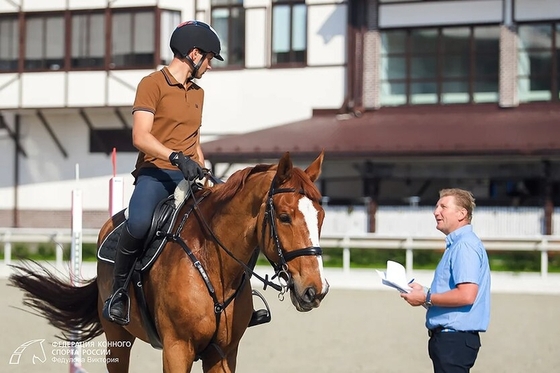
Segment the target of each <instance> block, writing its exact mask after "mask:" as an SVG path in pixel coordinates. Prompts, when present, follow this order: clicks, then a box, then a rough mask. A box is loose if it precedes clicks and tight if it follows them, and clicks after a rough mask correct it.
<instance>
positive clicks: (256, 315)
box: [249, 309, 271, 327]
mask: <svg viewBox="0 0 560 373" xmlns="http://www.w3.org/2000/svg"><path fill="white" fill-rule="evenodd" d="M270 320H271V317H270V313H269V312H268V311H267V310H264V309H263V310H258V311H253V314H252V315H251V321H249V327H251V326H255V325H261V324H266V323H267V322H270Z"/></svg>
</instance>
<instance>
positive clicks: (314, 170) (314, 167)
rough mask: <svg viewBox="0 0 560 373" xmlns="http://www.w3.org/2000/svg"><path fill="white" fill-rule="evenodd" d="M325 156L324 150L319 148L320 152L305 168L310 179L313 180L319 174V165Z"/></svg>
mask: <svg viewBox="0 0 560 373" xmlns="http://www.w3.org/2000/svg"><path fill="white" fill-rule="evenodd" d="M324 157H325V151H324V150H321V154H319V156H318V157H317V159H315V160H314V161H313V163H311V164H310V165H309V167H307V168H306V169H305V173H306V174H307V175H309V178H310V179H311V181H315V180H317V179H318V178H319V175H321V166H322V165H323V158H324Z"/></svg>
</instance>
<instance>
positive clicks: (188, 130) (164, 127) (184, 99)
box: [132, 67, 204, 177]
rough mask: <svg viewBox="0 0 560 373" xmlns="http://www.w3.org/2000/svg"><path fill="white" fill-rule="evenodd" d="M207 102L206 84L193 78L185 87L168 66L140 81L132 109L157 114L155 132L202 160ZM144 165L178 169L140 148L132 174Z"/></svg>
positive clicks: (174, 147) (163, 140)
mask: <svg viewBox="0 0 560 373" xmlns="http://www.w3.org/2000/svg"><path fill="white" fill-rule="evenodd" d="M203 102H204V90H203V89H202V88H200V87H199V86H198V85H196V84H194V83H192V82H189V83H187V85H186V87H185V86H184V85H183V84H181V83H179V82H178V81H177V80H175V78H174V77H173V75H171V73H170V72H169V70H168V69H167V67H164V68H163V69H161V70H159V71H155V72H153V73H151V74H150V75H148V76H146V77H144V78H143V79H142V80H141V81H140V83H139V84H138V88H137V90H136V99H135V100H134V106H133V107H132V112H133V113H134V112H135V111H138V110H143V111H149V112H150V113H152V114H154V123H153V126H152V131H151V133H152V135H154V137H155V138H156V139H158V140H159V142H161V143H162V144H163V145H165V146H167V147H168V148H169V149H172V150H174V151H182V152H183V154H185V156H188V157H191V158H192V159H194V160H196V161H197V162H199V163H200V160H199V159H198V154H197V152H196V145H197V143H198V141H199V140H198V139H199V136H198V131H199V130H200V126H201V123H202V104H203ZM144 167H157V168H164V169H170V170H176V169H177V167H175V166H173V165H172V164H171V163H170V162H169V161H168V160H165V161H164V160H161V159H158V158H156V157H152V156H150V155H147V154H144V153H143V152H139V154H138V159H137V161H136V168H135V170H134V171H133V172H132V174H133V175H134V176H135V177H136V176H137V174H138V170H139V169H140V168H144Z"/></svg>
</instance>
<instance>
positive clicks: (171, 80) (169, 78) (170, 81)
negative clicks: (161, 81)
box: [161, 66, 193, 89]
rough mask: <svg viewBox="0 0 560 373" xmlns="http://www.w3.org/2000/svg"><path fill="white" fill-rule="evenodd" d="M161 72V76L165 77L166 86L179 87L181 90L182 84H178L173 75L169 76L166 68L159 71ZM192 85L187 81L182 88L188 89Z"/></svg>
mask: <svg viewBox="0 0 560 373" xmlns="http://www.w3.org/2000/svg"><path fill="white" fill-rule="evenodd" d="M161 72H162V73H163V76H164V77H165V80H166V81H167V84H169V85H175V86H179V87H181V88H183V84H182V83H179V82H178V81H177V79H175V77H174V76H173V75H171V73H170V72H169V69H168V68H167V66H164V67H163V68H162V69H161ZM192 85H193V82H192V80H189V81H188V82H187V84H185V86H184V88H186V89H189V88H190V87H191V86H192Z"/></svg>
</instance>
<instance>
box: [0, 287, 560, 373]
mask: <svg viewBox="0 0 560 373" xmlns="http://www.w3.org/2000/svg"><path fill="white" fill-rule="evenodd" d="M7 284H8V282H7V280H6V279H0V312H1V314H2V315H3V318H4V321H3V323H2V324H3V330H2V340H1V342H0V371H1V372H6V373H12V372H14V373H15V372H17V373H24V372H25V373H28V372H42V373H51V372H52V373H54V372H56V373H59V372H66V371H67V370H68V364H67V363H65V362H64V360H63V359H64V358H68V355H66V352H65V351H66V349H64V348H61V347H57V345H56V343H57V342H59V340H58V339H56V338H55V335H56V334H57V330H55V329H54V328H53V327H51V326H49V325H48V323H47V322H46V321H45V320H44V319H42V318H40V317H37V316H34V315H31V314H29V313H27V312H24V311H22V310H20V309H16V308H14V307H20V308H21V307H22V302H21V300H22V292H21V291H19V290H18V289H15V288H13V287H10V286H7ZM264 294H265V296H266V298H267V299H268V301H269V304H270V306H271V310H272V322H271V323H270V324H266V325H261V326H257V327H253V328H250V329H248V330H247V333H246V334H245V336H244V338H243V339H242V341H241V346H240V351H239V355H238V369H237V371H238V372H243V373H285V372H298V373H318V372H322V373H327V372H333V373H334V372H336V373H361V372H380V373H393V372H394V373H404V372H417V373H429V372H431V371H432V369H431V362H430V360H429V358H428V355H427V338H428V337H427V333H426V329H425V328H424V325H423V323H424V311H423V309H422V308H419V307H418V308H412V307H410V306H409V305H408V304H407V303H405V302H404V301H403V300H402V299H400V298H399V295H398V293H397V292H396V291H386V290H376V289H374V290H370V289H362V290H351V289H340V288H339V289H337V288H335V289H332V290H331V291H330V293H329V294H328V295H327V297H326V298H325V300H324V301H323V304H322V305H321V307H320V308H318V309H316V310H313V311H311V312H308V313H299V312H297V311H296V310H295V308H294V307H293V306H292V305H291V303H290V301H289V298H286V300H284V301H283V302H280V301H279V300H278V299H277V298H276V294H277V293H276V292H274V291H272V290H267V291H266V292H264ZM559 310H560V295H558V294H534V295H531V294H511V293H495V294H493V295H492V319H491V324H490V328H489V330H488V332H487V333H484V334H483V335H482V337H481V339H482V348H481V350H480V353H479V358H478V361H477V363H476V365H475V367H474V368H473V370H472V372H475V373H476V372H479V373H486V372H493V373H499V372H504V373H506V372H507V373H526V372H531V373H541V372H542V373H549V372H555V371H558V369H559V368H560V350H559V349H558V345H559V344H560V322H559V321H558V315H559V312H560V311H559ZM40 339H44V340H45V341H44V342H43V343H35V344H32V345H30V346H29V347H28V348H26V349H25V350H24V351H23V352H22V353H21V354H19V361H18V363H17V364H10V359H12V362H15V361H16V360H17V358H18V356H15V355H18V353H16V354H15V355H14V351H16V349H17V348H18V347H19V346H20V345H22V344H24V343H26V342H29V341H32V340H40ZM103 343H104V339H103V338H102V337H100V338H97V339H96V340H94V341H93V345H92V346H89V347H86V348H84V350H87V352H86V353H87V354H88V355H89V356H84V358H86V359H87V358H89V361H86V362H85V363H84V364H83V367H84V368H85V369H86V370H87V371H88V372H90V373H102V372H106V370H105V366H104V364H103V363H102V362H101V361H100V360H99V359H100V358H101V356H99V355H96V354H98V353H99V352H100V350H102V349H103V348H104V345H103ZM41 345H42V346H43V349H41ZM43 351H44V352H43ZM34 356H36V358H35V361H34V358H33V357H34ZM41 356H44V357H43V358H41ZM42 360H45V361H44V362H42ZM131 361H132V363H131V372H161V371H162V370H161V367H162V364H161V352H160V351H158V350H154V349H152V347H151V346H149V345H148V344H146V343H144V342H141V341H137V342H136V344H135V345H134V347H133V350H132V358H131ZM34 362H35V364H34ZM201 371H202V369H201V365H200V362H198V363H196V364H195V367H194V369H193V372H201Z"/></svg>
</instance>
